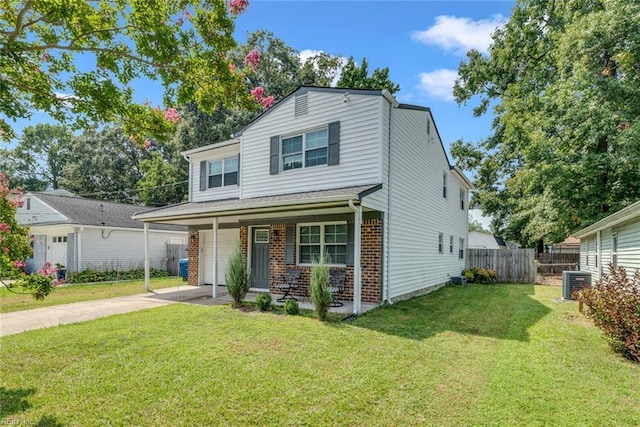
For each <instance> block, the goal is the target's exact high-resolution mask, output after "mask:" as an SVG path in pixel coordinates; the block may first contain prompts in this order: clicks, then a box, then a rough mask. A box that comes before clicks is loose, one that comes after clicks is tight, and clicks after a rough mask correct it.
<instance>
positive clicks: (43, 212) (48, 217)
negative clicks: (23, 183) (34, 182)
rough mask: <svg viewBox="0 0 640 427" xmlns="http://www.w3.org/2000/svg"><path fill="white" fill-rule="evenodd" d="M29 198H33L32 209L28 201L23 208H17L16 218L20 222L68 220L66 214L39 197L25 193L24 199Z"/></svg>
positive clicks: (37, 222) (33, 222) (22, 223)
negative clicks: (28, 206) (28, 207)
mask: <svg viewBox="0 0 640 427" xmlns="http://www.w3.org/2000/svg"><path fill="white" fill-rule="evenodd" d="M27 198H29V199H30V200H31V202H30V205H31V206H30V209H27V204H26V202H25V203H24V204H23V206H22V207H21V208H18V209H16V220H17V221H18V224H21V225H25V224H39V223H47V222H59V221H66V220H67V217H66V216H64V215H63V214H61V213H60V212H58V211H57V210H55V209H53V208H51V207H50V206H49V205H47V204H46V203H44V202H42V201H41V200H40V199H38V198H37V197H34V196H32V195H30V194H25V195H24V198H23V200H26V199H27Z"/></svg>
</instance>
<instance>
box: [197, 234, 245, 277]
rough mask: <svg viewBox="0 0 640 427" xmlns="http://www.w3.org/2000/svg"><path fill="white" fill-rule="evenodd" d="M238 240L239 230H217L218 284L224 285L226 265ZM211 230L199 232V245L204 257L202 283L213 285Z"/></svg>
mask: <svg viewBox="0 0 640 427" xmlns="http://www.w3.org/2000/svg"><path fill="white" fill-rule="evenodd" d="M239 240H240V229H238V228H231V229H223V230H218V284H219V285H225V284H226V283H225V277H226V270H227V263H228V262H229V257H231V255H232V254H233V251H234V250H235V249H236V245H237V244H238V241H239ZM212 242H213V230H205V231H204V232H203V231H201V232H200V243H201V244H202V245H203V246H201V247H202V248H203V255H204V265H203V269H204V271H203V273H204V283H207V284H211V283H213V247H212V245H213V243H212Z"/></svg>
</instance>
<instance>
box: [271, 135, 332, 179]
mask: <svg viewBox="0 0 640 427" xmlns="http://www.w3.org/2000/svg"><path fill="white" fill-rule="evenodd" d="M328 147H329V132H328V130H327V129H320V130H316V131H312V132H306V133H303V134H302V135H295V136H291V137H288V138H283V139H282V170H285V171H287V170H291V169H300V168H302V167H311V166H319V165H326V164H327V158H328Z"/></svg>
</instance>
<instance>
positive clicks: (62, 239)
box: [51, 236, 67, 243]
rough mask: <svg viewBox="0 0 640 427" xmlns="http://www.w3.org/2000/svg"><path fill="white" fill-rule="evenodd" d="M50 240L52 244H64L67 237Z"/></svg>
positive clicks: (54, 237)
mask: <svg viewBox="0 0 640 427" xmlns="http://www.w3.org/2000/svg"><path fill="white" fill-rule="evenodd" d="M51 240H52V242H53V243H66V242H67V236H53V237H52V238H51Z"/></svg>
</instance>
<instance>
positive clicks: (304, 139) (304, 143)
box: [279, 125, 329, 173]
mask: <svg viewBox="0 0 640 427" xmlns="http://www.w3.org/2000/svg"><path fill="white" fill-rule="evenodd" d="M320 130H326V131H327V146H326V149H327V163H323V164H320V165H313V166H307V156H306V153H307V134H309V133H311V132H317V131H320ZM296 136H302V152H301V154H302V167H301V168H296V169H285V168H284V153H283V152H282V151H283V149H284V140H285V139H289V138H295V137H296ZM313 150H315V148H313ZM279 154H280V158H279V163H280V173H289V172H293V171H298V170H301V169H306V168H315V167H319V166H327V164H328V163H329V126H327V125H325V126H319V127H316V128H311V129H306V130H304V131H302V132H295V133H291V134H284V135H281V136H280V153H279ZM288 155H289V156H290V155H291V154H288Z"/></svg>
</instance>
